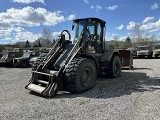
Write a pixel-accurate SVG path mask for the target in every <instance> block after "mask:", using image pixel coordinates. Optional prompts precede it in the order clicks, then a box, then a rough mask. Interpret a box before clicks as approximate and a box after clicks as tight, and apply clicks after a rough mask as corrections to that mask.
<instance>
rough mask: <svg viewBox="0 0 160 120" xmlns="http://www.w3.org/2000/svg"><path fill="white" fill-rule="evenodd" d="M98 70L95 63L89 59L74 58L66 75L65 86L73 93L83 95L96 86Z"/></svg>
mask: <svg viewBox="0 0 160 120" xmlns="http://www.w3.org/2000/svg"><path fill="white" fill-rule="evenodd" d="M96 79H97V70H96V66H95V63H94V62H93V61H92V60H90V59H87V58H74V59H73V60H72V61H71V63H70V64H69V65H68V67H67V69H66V73H65V85H66V89H67V91H69V92H71V93H81V92H85V91H87V90H89V89H91V88H93V87H94V86H95V84H96Z"/></svg>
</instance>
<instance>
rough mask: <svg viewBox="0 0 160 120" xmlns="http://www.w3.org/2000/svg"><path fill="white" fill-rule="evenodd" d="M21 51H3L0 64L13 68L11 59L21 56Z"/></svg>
mask: <svg viewBox="0 0 160 120" xmlns="http://www.w3.org/2000/svg"><path fill="white" fill-rule="evenodd" d="M22 54H23V51H22V50H20V51H4V52H3V55H2V57H1V59H0V64H1V65H3V66H13V59H14V58H16V57H20V56H22Z"/></svg>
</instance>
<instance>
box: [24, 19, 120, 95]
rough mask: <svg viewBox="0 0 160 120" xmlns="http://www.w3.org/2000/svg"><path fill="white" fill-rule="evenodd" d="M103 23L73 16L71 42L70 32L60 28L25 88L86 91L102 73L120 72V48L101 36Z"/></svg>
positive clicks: (52, 91) (45, 91) (46, 91)
mask: <svg viewBox="0 0 160 120" xmlns="http://www.w3.org/2000/svg"><path fill="white" fill-rule="evenodd" d="M105 23H106V22H105V21H103V20H101V19H99V18H83V19H75V20H73V26H72V29H73V30H74V31H75V38H74V40H73V41H74V44H73V43H72V42H71V35H70V33H69V32H68V31H67V30H64V31H62V32H61V34H60V37H59V39H58V40H57V41H56V43H55V45H54V46H53V47H52V49H51V50H50V52H49V53H48V54H47V56H46V58H45V59H44V60H43V62H41V63H40V64H39V65H38V67H37V68H36V69H35V70H34V71H32V77H31V79H30V81H29V83H28V84H27V85H26V87H25V88H26V89H28V90H30V91H34V92H37V93H39V94H41V95H42V96H48V97H51V96H54V95H55V94H56V93H57V92H58V91H59V90H62V89H64V90H66V91H69V92H71V93H81V92H84V91H87V90H89V89H91V88H92V87H94V86H95V85H96V80H97V76H98V75H101V74H102V73H105V74H107V75H108V76H110V77H113V78H114V77H119V76H121V60H120V57H119V52H118V51H116V50H115V49H114V47H112V46H110V45H108V44H106V42H105V39H104V38H105V34H104V33H105ZM64 33H67V34H68V36H69V39H68V40H66V35H65V34H64Z"/></svg>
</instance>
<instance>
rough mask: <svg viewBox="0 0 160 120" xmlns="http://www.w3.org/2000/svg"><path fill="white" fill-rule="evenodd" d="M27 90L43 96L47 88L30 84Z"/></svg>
mask: <svg viewBox="0 0 160 120" xmlns="http://www.w3.org/2000/svg"><path fill="white" fill-rule="evenodd" d="M27 89H29V90H31V91H35V92H37V93H40V94H41V93H42V92H43V91H44V90H45V87H42V86H39V85H35V84H29V85H28V87H27Z"/></svg>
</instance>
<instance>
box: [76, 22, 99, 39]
mask: <svg viewBox="0 0 160 120" xmlns="http://www.w3.org/2000/svg"><path fill="white" fill-rule="evenodd" d="M97 28H98V29H97ZM84 29H87V30H89V33H90V35H100V32H101V27H100V24H99V23H98V22H97V21H94V20H80V21H76V22H75V23H74V31H75V37H74V40H77V39H78V38H79V37H80V35H81V33H82V31H83V30H84ZM91 37H92V36H91Z"/></svg>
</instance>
